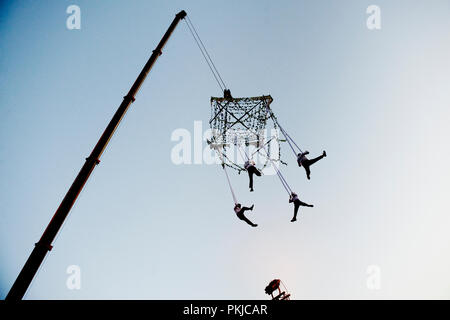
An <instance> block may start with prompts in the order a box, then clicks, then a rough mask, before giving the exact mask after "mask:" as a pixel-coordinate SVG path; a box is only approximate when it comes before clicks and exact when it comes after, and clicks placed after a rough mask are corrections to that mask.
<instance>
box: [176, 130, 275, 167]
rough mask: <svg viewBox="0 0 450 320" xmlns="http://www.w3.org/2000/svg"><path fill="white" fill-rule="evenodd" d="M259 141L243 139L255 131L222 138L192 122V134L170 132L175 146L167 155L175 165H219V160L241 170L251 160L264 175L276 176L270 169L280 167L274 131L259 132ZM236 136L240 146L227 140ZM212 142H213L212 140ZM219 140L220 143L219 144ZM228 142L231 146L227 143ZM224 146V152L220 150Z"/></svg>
mask: <svg viewBox="0 0 450 320" xmlns="http://www.w3.org/2000/svg"><path fill="white" fill-rule="evenodd" d="M259 133H260V136H259V140H258V141H256V142H255V141H254V140H253V142H251V143H248V142H247V143H245V138H242V137H246V136H255V132H254V131H250V130H249V131H245V130H239V131H237V130H236V131H232V130H229V131H228V132H227V135H228V136H227V137H226V140H223V139H224V136H223V135H222V134H220V133H218V132H216V131H214V130H212V129H210V128H208V129H206V130H204V129H203V122H202V121H194V125H193V133H191V131H190V130H188V129H185V128H178V129H175V130H173V132H172V134H171V136H170V140H171V141H172V142H175V143H176V144H175V145H174V146H173V147H172V149H171V151H170V159H171V161H172V163H173V164H175V165H182V164H184V165H191V164H197V165H198V164H206V165H220V164H222V160H224V161H225V162H230V163H234V164H237V165H240V166H243V165H244V163H245V162H246V161H247V160H249V159H251V160H253V161H255V163H256V165H257V166H259V167H263V169H262V170H263V173H264V174H265V175H272V174H275V173H276V171H275V170H274V168H273V166H272V165H275V166H277V167H278V166H279V163H280V161H279V160H280V152H279V148H280V147H279V138H278V137H279V132H278V130H277V129H274V128H272V129H264V130H262V131H260V132H259ZM233 135H235V136H236V139H239V142H236V143H233V139H232V138H230V136H233ZM214 138H215V139H214ZM221 139H222V140H221ZM217 140H221V141H223V142H224V143H223V144H220V143H219V144H218V143H212V144H211V143H210V144H208V141H209V142H211V141H217ZM230 140H231V142H230ZM223 146H224V148H223Z"/></svg>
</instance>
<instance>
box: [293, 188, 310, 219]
mask: <svg viewBox="0 0 450 320" xmlns="http://www.w3.org/2000/svg"><path fill="white" fill-rule="evenodd" d="M292 202H293V203H294V217H293V218H292V220H291V222H295V221H297V213H298V208H300V206H304V207H314V206H313V205H312V204H307V203H305V202H302V201H300V199H299V198H298V196H297V194H296V193H295V192H292V194H291V196H290V198H289V203H292Z"/></svg>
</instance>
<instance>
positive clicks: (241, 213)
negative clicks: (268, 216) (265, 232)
mask: <svg viewBox="0 0 450 320" xmlns="http://www.w3.org/2000/svg"><path fill="white" fill-rule="evenodd" d="M253 207H254V205H252V206H251V207H250V208H247V207H241V204H240V203H237V204H236V205H235V206H234V212H235V213H236V215H237V217H238V218H239V219H241V220H244V221H245V222H247V223H248V224H249V225H251V226H252V227H257V226H258V225H257V224H255V223H253V222H251V221H250V220H248V218H247V217H246V216H245V215H244V212H245V211H247V210H250V211H253Z"/></svg>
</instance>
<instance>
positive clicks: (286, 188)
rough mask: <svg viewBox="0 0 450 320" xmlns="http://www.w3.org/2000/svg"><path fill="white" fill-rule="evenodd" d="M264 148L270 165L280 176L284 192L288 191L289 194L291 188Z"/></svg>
mask: <svg viewBox="0 0 450 320" xmlns="http://www.w3.org/2000/svg"><path fill="white" fill-rule="evenodd" d="M263 148H264V150H265V151H266V153H267V158H268V159H269V160H270V162H271V163H272V167H273V168H274V169H275V171H276V172H277V175H278V178H280V181H281V184H282V185H283V187H284V189H285V190H286V192H287V193H288V195H289V196H290V195H291V193H292V190H291V188H290V187H289V184H288V183H287V181H286V179H284V177H283V175H282V174H281V171H280V170H279V169H278V168H277V166H275V163H273V161H272V159H271V158H270V155H269V153H268V152H267V150H266V148H265V146H263Z"/></svg>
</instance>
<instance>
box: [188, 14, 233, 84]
mask: <svg viewBox="0 0 450 320" xmlns="http://www.w3.org/2000/svg"><path fill="white" fill-rule="evenodd" d="M186 18H187V19H184V21H185V22H186V25H187V26H188V28H189V31H190V32H191V34H192V37H193V38H194V40H195V42H196V43H197V46H198V48H199V49H200V52H201V53H202V55H203V58H204V59H205V61H206V63H207V64H208V67H209V69H210V70H211V73H212V74H213V76H214V78H215V79H216V82H217V84H218V85H219V87H220V90H221V91H222V92H223V91H224V90H225V89H226V88H227V87H226V85H225V82H224V81H223V79H222V77H221V76H220V73H219V71H218V70H217V68H216V65H215V64H214V62H213V61H212V59H211V56H210V55H209V53H208V50H206V47H205V45H204V44H203V41H202V40H201V38H200V36H199V35H198V33H197V30H196V29H195V27H194V24H193V23H192V21H191V19H189V16H186Z"/></svg>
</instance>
